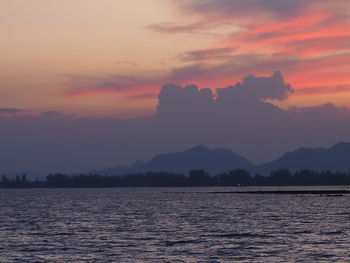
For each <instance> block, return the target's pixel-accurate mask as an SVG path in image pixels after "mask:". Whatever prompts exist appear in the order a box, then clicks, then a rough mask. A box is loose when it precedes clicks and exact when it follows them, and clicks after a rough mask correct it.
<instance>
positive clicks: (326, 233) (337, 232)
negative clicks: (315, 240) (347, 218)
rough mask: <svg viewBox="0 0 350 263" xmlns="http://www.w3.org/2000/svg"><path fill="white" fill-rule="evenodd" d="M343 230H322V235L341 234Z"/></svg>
mask: <svg viewBox="0 0 350 263" xmlns="http://www.w3.org/2000/svg"><path fill="white" fill-rule="evenodd" d="M343 233H344V232H343V231H329V232H321V235H326V236H331V235H341V234H343Z"/></svg>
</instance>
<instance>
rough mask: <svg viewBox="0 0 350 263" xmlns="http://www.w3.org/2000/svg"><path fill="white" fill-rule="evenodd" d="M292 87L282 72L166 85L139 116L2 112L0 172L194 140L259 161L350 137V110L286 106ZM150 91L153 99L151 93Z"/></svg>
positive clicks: (102, 162) (59, 166)
mask: <svg viewBox="0 0 350 263" xmlns="http://www.w3.org/2000/svg"><path fill="white" fill-rule="evenodd" d="M292 91H293V88H292V87H291V85H289V84H287V83H286V82H285V81H284V78H283V76H282V74H281V73H280V72H279V71H276V72H274V73H273V74H271V75H270V76H267V77H264V76H262V77H261V76H255V75H248V76H247V77H245V78H243V80H242V81H241V82H239V83H236V84H235V85H232V86H228V87H226V88H221V89H217V90H216V92H213V91H212V90H211V89H200V88H199V87H198V86H196V85H188V86H185V87H181V86H179V85H171V84H169V85H166V86H164V87H163V88H162V89H161V91H160V92H159V95H158V105H157V107H156V113H155V114H154V116H152V117H147V118H146V117H144V118H137V119H116V118H106V119H92V118H78V117H77V116H75V115H65V114H61V113H59V112H52V111H51V112H45V113H42V114H39V115H23V114H22V115H14V116H13V117H11V118H8V117H1V116H0V126H1V131H0V145H1V149H2V151H0V171H1V172H5V173H7V172H14V171H18V170H32V171H38V172H58V171H62V172H81V171H88V170H92V169H103V168H106V167H113V166H118V165H121V164H131V163H132V162H134V161H136V160H148V159H150V158H152V157H153V156H154V155H156V154H159V153H165V152H172V151H180V150H183V149H186V148H190V147H192V146H194V145H199V144H202V145H207V146H209V147H213V148H220V147H224V148H230V149H232V150H234V151H235V152H237V153H239V154H242V155H244V156H246V157H247V158H249V159H251V160H252V161H254V162H256V163H261V162H265V161H269V160H272V159H274V158H276V157H278V156H279V155H280V154H282V153H285V152H287V151H291V150H294V149H296V148H299V147H319V146H322V147H326V146H330V145H333V144H335V143H337V142H339V141H350V112H349V109H347V108H341V107H337V106H334V105H332V104H326V105H320V106H316V107H310V108H292V109H289V110H283V109H281V108H279V107H277V106H275V105H274V104H272V103H271V102H270V101H271V100H283V99H286V98H287V97H288V96H289V95H290V94H291V92H292ZM145 96H148V95H147V94H146V95H145Z"/></svg>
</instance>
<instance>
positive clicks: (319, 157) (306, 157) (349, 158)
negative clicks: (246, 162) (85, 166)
mask: <svg viewBox="0 0 350 263" xmlns="http://www.w3.org/2000/svg"><path fill="white" fill-rule="evenodd" d="M281 168H286V169H289V170H291V171H296V170H303V169H310V170H315V171H332V172H350V143H345V142H340V143H338V144H336V145H334V146H333V147H330V148H300V149H298V150H296V151H294V152H288V153H286V154H284V155H283V156H282V157H280V158H279V159H277V160H275V161H272V162H268V163H265V164H262V165H260V166H257V167H256V169H255V171H256V172H259V173H263V174H266V173H269V172H271V171H273V170H277V169H281Z"/></svg>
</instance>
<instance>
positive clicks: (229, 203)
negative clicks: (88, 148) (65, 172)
mask: <svg viewBox="0 0 350 263" xmlns="http://www.w3.org/2000/svg"><path fill="white" fill-rule="evenodd" d="M240 189H242V188H240ZM259 189H261V188H259ZM317 189H319V188H317ZM231 190H236V189H233V188H135V189H133V188H121V189H120V188H115V189H27V190H15V189H14V190H4V189H0V209H1V210H0V211H1V213H0V244H1V245H0V262H38V263H39V262H122V263H123V262H126V263H127V262H233V261H234V262H350V252H349V251H350V250H349V244H350V236H349V234H350V202H349V199H350V196H347V195H344V196H341V197H329V196H319V195H259V194H220V193H211V192H220V191H231Z"/></svg>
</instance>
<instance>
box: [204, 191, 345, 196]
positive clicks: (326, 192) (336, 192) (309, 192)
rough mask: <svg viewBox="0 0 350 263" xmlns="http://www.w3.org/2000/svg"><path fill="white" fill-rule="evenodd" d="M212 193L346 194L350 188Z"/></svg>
mask: <svg viewBox="0 0 350 263" xmlns="http://www.w3.org/2000/svg"><path fill="white" fill-rule="evenodd" d="M210 193H211V194H277V195H299V194H300V195H303V194H308V195H344V194H350V190H271V191H268V190H258V191H230V192H210Z"/></svg>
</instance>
